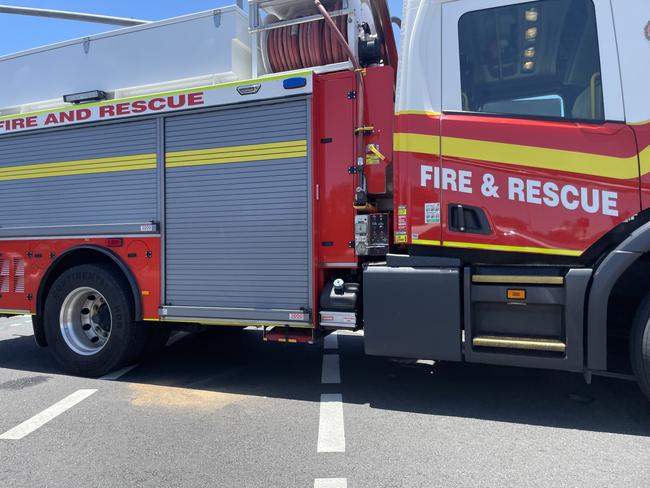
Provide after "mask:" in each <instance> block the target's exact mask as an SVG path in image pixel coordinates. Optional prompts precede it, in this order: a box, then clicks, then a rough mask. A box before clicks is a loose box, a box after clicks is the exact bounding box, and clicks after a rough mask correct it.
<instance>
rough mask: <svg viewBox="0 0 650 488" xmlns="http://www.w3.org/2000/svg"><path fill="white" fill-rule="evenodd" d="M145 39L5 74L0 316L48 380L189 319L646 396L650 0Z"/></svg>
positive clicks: (179, 25) (214, 26)
mask: <svg viewBox="0 0 650 488" xmlns="http://www.w3.org/2000/svg"><path fill="white" fill-rule="evenodd" d="M133 24H134V25H131V26H129V27H125V28H122V29H118V30H113V31H109V32H106V33H103V34H100V35H94V36H90V37H86V38H83V39H78V40H73V41H70V42H63V43H59V44H55V45H51V46H46V47H42V48H37V49H32V50H30V51H26V52H20V53H17V54H13V55H8V56H4V57H2V58H0V80H2V88H3V89H2V90H1V91H0V313H1V314H4V315H8V314H31V316H32V318H33V325H34V336H35V338H36V341H37V343H38V344H39V345H40V346H43V347H48V348H49V349H50V351H51V352H52V354H53V356H54V358H55V359H56V361H57V362H58V364H60V366H61V367H62V368H63V369H65V370H66V371H69V372H71V373H74V374H79V375H85V376H99V375H102V374H105V373H107V372H108V371H110V370H113V369H115V368H118V367H120V366H122V365H125V364H128V363H132V362H134V361H136V360H137V359H138V358H139V357H140V356H142V355H143V354H144V353H146V352H147V351H150V350H153V349H155V347H156V346H159V345H160V344H162V343H164V342H165V341H166V339H167V337H168V335H169V331H170V329H172V328H174V327H180V326H188V325H190V324H196V325H200V326H204V327H209V326H213V327H218V326H231V327H249V326H254V327H259V328H261V329H262V330H263V337H264V339H265V340H267V341H283V342H296V343H301V342H304V343H315V342H317V341H318V340H319V339H320V338H322V337H323V336H325V335H327V334H328V333H331V332H332V331H335V330H360V329H363V331H364V343H365V352H366V353H367V354H369V355H376V356H387V357H396V358H416V359H430V360H435V361H465V362H471V363H484V364H497V365H509V366H521V367H531V368H545V369H555V370H564V371H569V372H577V373H582V374H584V376H585V378H586V379H587V380H589V379H590V378H591V376H592V375H595V374H597V375H610V376H625V377H631V375H635V377H636V380H637V381H638V383H639V385H640V387H641V389H642V391H643V392H644V393H645V394H646V395H648V396H650V325H649V321H650V294H649V293H650V281H649V278H648V277H649V276H650V210H649V209H650V95H648V80H650V63H649V62H648V60H649V59H650V4H648V2H647V0H625V1H622V0H536V1H530V0H454V1H451V0H426V1H423V0H406V1H405V2H404V10H403V12H402V14H401V19H400V18H397V17H391V12H389V9H388V5H387V2H386V1H385V0H321V1H313V0H291V1H287V0H251V1H250V2H249V9H248V14H246V13H245V12H244V11H243V9H242V8H240V6H237V5H235V6H232V7H225V8H219V9H216V10H212V11H208V12H203V13H197V14H193V15H188V16H183V17H178V18H173V19H169V20H164V21H157V22H148V23H145V22H135V21H134V22H133ZM394 24H398V25H399V29H400V30H399V31H400V35H401V42H400V43H399V44H400V47H399V50H400V54H399V56H398V47H397V43H396V40H395V37H394ZM395 29H397V28H396V27H395ZM644 87H645V88H644Z"/></svg>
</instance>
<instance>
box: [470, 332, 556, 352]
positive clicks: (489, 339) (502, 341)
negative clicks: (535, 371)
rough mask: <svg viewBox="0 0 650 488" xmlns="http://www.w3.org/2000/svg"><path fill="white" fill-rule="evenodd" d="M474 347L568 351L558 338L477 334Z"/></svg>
mask: <svg viewBox="0 0 650 488" xmlns="http://www.w3.org/2000/svg"><path fill="white" fill-rule="evenodd" d="M472 344H473V345H474V347H496V348H500V349H526V350H532V351H550V352H560V353H564V352H566V344H565V343H564V342H562V341H560V340H557V339H535V338H530V337H499V336H477V337H474V339H473V340H472Z"/></svg>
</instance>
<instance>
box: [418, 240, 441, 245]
mask: <svg viewBox="0 0 650 488" xmlns="http://www.w3.org/2000/svg"><path fill="white" fill-rule="evenodd" d="M412 242H413V244H422V245H424V246H440V245H441V242H440V241H427V240H425V239H413V241H412Z"/></svg>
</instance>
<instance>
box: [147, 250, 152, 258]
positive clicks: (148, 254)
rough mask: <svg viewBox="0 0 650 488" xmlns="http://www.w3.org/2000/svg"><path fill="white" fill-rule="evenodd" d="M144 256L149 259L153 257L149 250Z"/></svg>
mask: <svg viewBox="0 0 650 488" xmlns="http://www.w3.org/2000/svg"><path fill="white" fill-rule="evenodd" d="M146 256H147V257H148V258H149V259H151V258H152V257H153V253H152V252H151V251H147V254H146Z"/></svg>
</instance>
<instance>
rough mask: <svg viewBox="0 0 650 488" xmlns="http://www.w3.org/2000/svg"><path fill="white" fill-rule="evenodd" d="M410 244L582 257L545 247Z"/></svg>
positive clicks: (437, 242) (417, 242)
mask: <svg viewBox="0 0 650 488" xmlns="http://www.w3.org/2000/svg"><path fill="white" fill-rule="evenodd" d="M411 243H413V244H420V245H423V246H443V247H453V248H457V249H486V250H491V251H507V252H525V253H535V254H552V255H558V256H581V255H582V251H573V250H570V249H548V248H545V247H522V246H501V245H497V244H477V243H474V242H454V241H445V242H442V243H441V242H440V241H427V240H423V239H413V240H412V241H411Z"/></svg>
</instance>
